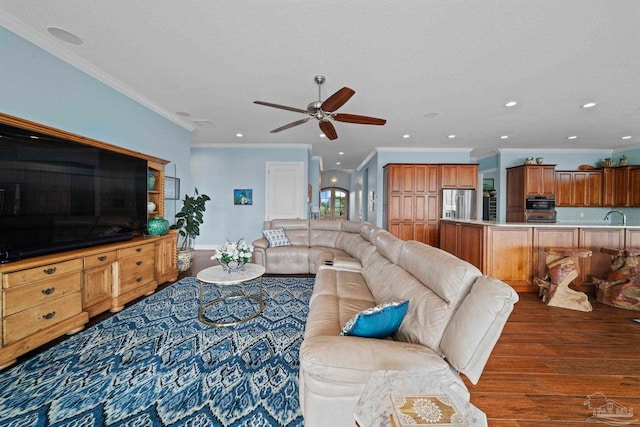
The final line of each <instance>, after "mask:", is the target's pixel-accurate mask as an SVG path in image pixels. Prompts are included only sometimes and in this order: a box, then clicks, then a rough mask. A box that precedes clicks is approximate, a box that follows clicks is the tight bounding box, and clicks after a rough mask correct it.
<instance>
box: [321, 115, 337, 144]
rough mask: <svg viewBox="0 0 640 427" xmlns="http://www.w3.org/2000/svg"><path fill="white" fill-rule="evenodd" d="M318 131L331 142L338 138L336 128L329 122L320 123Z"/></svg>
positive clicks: (322, 121)
mask: <svg viewBox="0 0 640 427" xmlns="http://www.w3.org/2000/svg"><path fill="white" fill-rule="evenodd" d="M320 130H321V131H322V133H324V136H326V137H327V138H329V139H330V140H332V141H333V140H334V139H337V138H338V132H336V128H335V127H334V126H333V123H331V122H330V121H329V120H321V121H320Z"/></svg>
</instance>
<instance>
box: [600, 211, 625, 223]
mask: <svg viewBox="0 0 640 427" xmlns="http://www.w3.org/2000/svg"><path fill="white" fill-rule="evenodd" d="M614 212H615V213H619V214H620V215H621V216H622V225H627V216H626V215H625V214H624V212H622V211H619V210H617V209H613V210H610V211H609V212H607V214H606V215H605V216H604V220H605V221H606V220H608V219H609V215H610V214H612V213H614ZM618 224H619V223H618Z"/></svg>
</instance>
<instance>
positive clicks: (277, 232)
mask: <svg viewBox="0 0 640 427" xmlns="http://www.w3.org/2000/svg"><path fill="white" fill-rule="evenodd" d="M262 234H264V238H265V239H267V241H268V242H269V246H271V247H274V248H275V247H278V246H291V242H290V241H289V238H288V237H287V235H286V234H285V232H284V228H276V229H273V230H262Z"/></svg>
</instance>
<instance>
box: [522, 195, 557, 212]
mask: <svg viewBox="0 0 640 427" xmlns="http://www.w3.org/2000/svg"><path fill="white" fill-rule="evenodd" d="M525 209H526V210H527V211H544V212H552V211H554V210H555V209H556V199H555V197H553V196H534V197H527V198H526V206H525Z"/></svg>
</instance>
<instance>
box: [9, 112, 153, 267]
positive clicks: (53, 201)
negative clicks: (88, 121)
mask: <svg viewBox="0 0 640 427" xmlns="http://www.w3.org/2000/svg"><path fill="white" fill-rule="evenodd" d="M146 176H147V162H146V160H144V159H140V158H136V157H132V156H128V155H125V154H121V153H118V152H115V151H110V150H107V149H102V148H98V147H94V146H90V145H84V144H80V143H77V142H73V141H67V140H63V139H60V138H55V137H52V136H49V135H45V134H38V133H34V132H32V131H29V130H25V129H21V128H17V127H13V126H9V125H5V124H0V261H5V262H6V261H11V260H13V259H20V258H25V257H29V256H36V255H41V254H46V253H52V252H57V251H62V250H69V249H76V248H81V247H87V246H93V245H97V244H101V243H107V242H113V241H120V240H126V239H130V238H132V237H133V236H134V235H135V234H141V233H142V232H143V231H144V230H145V228H146V218H147V215H146V203H147V192H146Z"/></svg>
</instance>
